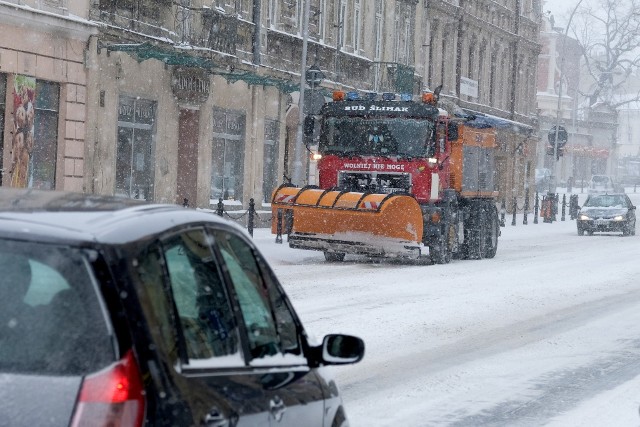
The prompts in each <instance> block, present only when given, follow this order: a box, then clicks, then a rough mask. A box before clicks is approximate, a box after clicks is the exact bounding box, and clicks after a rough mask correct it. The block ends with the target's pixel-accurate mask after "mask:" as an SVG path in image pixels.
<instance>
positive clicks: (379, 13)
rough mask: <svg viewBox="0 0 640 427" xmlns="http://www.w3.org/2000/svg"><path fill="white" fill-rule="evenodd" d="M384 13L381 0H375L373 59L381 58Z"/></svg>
mask: <svg viewBox="0 0 640 427" xmlns="http://www.w3.org/2000/svg"><path fill="white" fill-rule="evenodd" d="M383 22H384V15H383V9H382V0H376V23H375V29H374V40H375V41H374V46H375V47H374V53H373V59H374V60H376V61H379V60H380V58H382V38H383V37H382V26H383Z"/></svg>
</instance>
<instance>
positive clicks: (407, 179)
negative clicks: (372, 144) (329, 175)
mask: <svg viewBox="0 0 640 427" xmlns="http://www.w3.org/2000/svg"><path fill="white" fill-rule="evenodd" d="M338 187H339V188H340V189H341V190H344V191H356V192H362V193H364V192H371V193H387V194H390V193H397V192H402V193H410V192H411V174H408V173H377V172H339V173H338Z"/></svg>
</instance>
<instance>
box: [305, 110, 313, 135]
mask: <svg viewBox="0 0 640 427" xmlns="http://www.w3.org/2000/svg"><path fill="white" fill-rule="evenodd" d="M315 124H316V123H315V119H314V118H313V116H311V115H309V116H306V117H305V118H304V134H305V136H310V135H313V128H314V127H315Z"/></svg>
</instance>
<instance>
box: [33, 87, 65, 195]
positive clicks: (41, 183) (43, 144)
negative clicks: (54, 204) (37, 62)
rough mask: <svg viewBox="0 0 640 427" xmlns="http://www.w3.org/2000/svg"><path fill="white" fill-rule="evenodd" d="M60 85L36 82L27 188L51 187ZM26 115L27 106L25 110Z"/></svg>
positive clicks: (56, 145) (53, 178)
mask: <svg viewBox="0 0 640 427" xmlns="http://www.w3.org/2000/svg"><path fill="white" fill-rule="evenodd" d="M59 105H60V86H59V85H58V84H57V83H50V82H45V81H40V80H38V82H37V83H36V102H35V117H34V124H35V126H34V142H33V151H32V152H31V162H30V167H29V182H28V186H29V187H30V188H40V189H45V190H53V189H54V188H55V184H56V163H57V157H58V108H59ZM27 117H29V110H27Z"/></svg>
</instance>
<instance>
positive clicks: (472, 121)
mask: <svg viewBox="0 0 640 427" xmlns="http://www.w3.org/2000/svg"><path fill="white" fill-rule="evenodd" d="M461 110H462V113H456V116H457V117H462V118H465V119H467V120H468V121H467V122H466V124H467V125H468V126H471V127H475V128H481V129H482V128H497V129H511V130H513V131H515V132H526V133H530V132H532V131H533V130H534V129H533V126H530V125H527V124H524V123H520V122H516V121H513V120H508V119H504V118H502V117H498V116H493V115H491V114H485V113H481V112H479V111H473V110H469V109H467V108H462V109H461Z"/></svg>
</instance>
